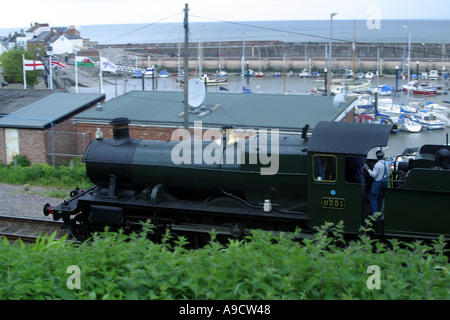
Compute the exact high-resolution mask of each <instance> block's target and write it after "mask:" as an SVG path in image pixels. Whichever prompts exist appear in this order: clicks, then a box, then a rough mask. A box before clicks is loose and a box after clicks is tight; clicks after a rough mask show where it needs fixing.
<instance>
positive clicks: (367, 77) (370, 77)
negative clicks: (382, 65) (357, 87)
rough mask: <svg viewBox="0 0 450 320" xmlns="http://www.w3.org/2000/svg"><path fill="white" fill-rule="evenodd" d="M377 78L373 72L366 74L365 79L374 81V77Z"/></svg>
mask: <svg viewBox="0 0 450 320" xmlns="http://www.w3.org/2000/svg"><path fill="white" fill-rule="evenodd" d="M374 76H375V74H374V73H373V72H370V71H369V72H366V74H365V77H366V79H373V77H374Z"/></svg>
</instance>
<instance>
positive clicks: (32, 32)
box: [25, 22, 50, 41]
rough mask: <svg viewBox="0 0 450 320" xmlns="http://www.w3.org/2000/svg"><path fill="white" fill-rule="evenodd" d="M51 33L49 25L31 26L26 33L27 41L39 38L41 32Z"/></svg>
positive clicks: (38, 24) (36, 24) (35, 24)
mask: <svg viewBox="0 0 450 320" xmlns="http://www.w3.org/2000/svg"><path fill="white" fill-rule="evenodd" d="M44 31H50V26H49V24H48V23H37V22H35V23H34V26H33V25H31V26H30V29H28V30H27V31H25V38H26V41H29V40H31V39H33V38H35V37H37V36H38V35H39V34H41V32H44Z"/></svg>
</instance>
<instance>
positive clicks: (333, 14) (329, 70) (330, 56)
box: [326, 12, 337, 96]
mask: <svg viewBox="0 0 450 320" xmlns="http://www.w3.org/2000/svg"><path fill="white" fill-rule="evenodd" d="M335 15H337V13H335V12H333V13H330V53H329V54H328V74H327V79H328V80H327V81H328V85H327V87H328V90H327V92H326V93H327V96H329V95H330V93H331V90H330V89H331V58H332V55H333V17H334V16H335Z"/></svg>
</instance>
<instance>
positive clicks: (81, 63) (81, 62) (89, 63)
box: [77, 57, 95, 67]
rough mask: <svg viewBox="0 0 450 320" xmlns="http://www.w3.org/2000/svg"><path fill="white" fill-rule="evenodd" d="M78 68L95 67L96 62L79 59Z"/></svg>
mask: <svg viewBox="0 0 450 320" xmlns="http://www.w3.org/2000/svg"><path fill="white" fill-rule="evenodd" d="M77 66H78V67H81V66H84V67H95V64H94V62H93V61H92V60H91V59H90V58H88V57H77Z"/></svg>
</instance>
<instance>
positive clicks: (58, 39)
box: [47, 34, 73, 54]
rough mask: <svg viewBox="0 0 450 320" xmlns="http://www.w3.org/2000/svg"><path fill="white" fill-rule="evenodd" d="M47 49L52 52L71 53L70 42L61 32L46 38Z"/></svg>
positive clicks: (71, 46)
mask: <svg viewBox="0 0 450 320" xmlns="http://www.w3.org/2000/svg"><path fill="white" fill-rule="evenodd" d="M47 49H48V51H51V52H52V54H63V53H72V52H73V45H72V42H71V41H70V40H69V39H67V38H66V36H64V35H62V34H55V35H52V36H50V37H49V38H48V40H47Z"/></svg>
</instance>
